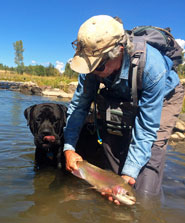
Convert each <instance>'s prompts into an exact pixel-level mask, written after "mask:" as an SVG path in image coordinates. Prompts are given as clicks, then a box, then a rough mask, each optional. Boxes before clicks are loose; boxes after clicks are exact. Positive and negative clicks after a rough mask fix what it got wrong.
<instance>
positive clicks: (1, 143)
mask: <svg viewBox="0 0 185 223" xmlns="http://www.w3.org/2000/svg"><path fill="white" fill-rule="evenodd" d="M51 101H53V102H56V101H54V100H52V99H49V98H43V97H40V96H28V95H23V94H20V93H19V92H13V91H8V90H0V222H1V223H22V222H23V223H31V222H32V223H33V222H34V223H65V222H70V223H73V222H74V223H78V222H80V223H86V222H89V223H91V222H93V223H99V222H101V223H102V222H106V223H112V222H114V223H117V222H128V223H140V222H142V223H152V222H154V223H156V222H160V223H165V222H167V223H174V222H175V223H184V222H185V145H184V144H182V143H181V144H179V145H177V146H175V147H174V148H172V147H168V155H167V161H166V165H165V173H164V180H163V193H162V194H161V196H160V197H157V198H149V197H140V198H138V200H137V204H136V205H134V206H132V207H128V206H124V205H121V206H116V205H114V204H112V203H110V202H109V201H107V200H106V199H105V198H104V197H102V196H101V195H100V194H99V193H98V192H96V191H94V190H93V189H91V188H89V185H87V184H86V183H85V182H84V181H82V180H80V179H77V178H76V177H74V176H72V175H70V174H69V176H63V175H62V173H61V172H60V171H59V170H56V169H53V168H47V169H44V170H41V171H38V172H35V171H34V169H33V166H34V148H35V146H34V143H33V136H32V135H31V133H30V131H29V128H28V127H27V123H26V120H25V118H24V115H23V112H24V110H25V109H26V108H27V107H28V106H30V105H33V104H37V103H42V102H51ZM57 103H62V101H57Z"/></svg>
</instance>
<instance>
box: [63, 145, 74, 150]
mask: <svg viewBox="0 0 185 223" xmlns="http://www.w3.org/2000/svg"><path fill="white" fill-rule="evenodd" d="M66 150H73V151H75V148H74V147H73V146H72V145H70V144H68V143H65V144H64V149H63V151H66Z"/></svg>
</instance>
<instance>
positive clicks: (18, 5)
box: [0, 0, 185, 67]
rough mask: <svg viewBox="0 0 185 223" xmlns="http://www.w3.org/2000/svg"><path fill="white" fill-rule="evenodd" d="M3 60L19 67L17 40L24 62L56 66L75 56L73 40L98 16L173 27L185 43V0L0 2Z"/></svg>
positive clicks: (131, 23)
mask: <svg viewBox="0 0 185 223" xmlns="http://www.w3.org/2000/svg"><path fill="white" fill-rule="evenodd" d="M0 3H1V4H0V5H1V12H0V63H3V64H4V65H8V66H14V67H15V66H16V65H15V63H14V49H13V43H14V42H16V41H17V40H22V41H23V46H24V49H25V51H24V54H23V56H24V63H25V65H30V64H32V65H33V64H42V65H45V66H47V65H48V63H52V64H53V65H54V66H56V65H61V67H62V64H64V66H65V64H66V62H67V61H68V60H69V59H70V58H72V57H73V54H74V50H73V48H72V47H71V42H72V41H73V40H75V39H76V37H77V33H78V29H79V27H80V25H81V24H82V23H83V22H84V21H85V20H87V19H88V18H90V17H92V16H94V15H100V14H106V15H110V16H119V17H120V18H121V19H122V20H123V24H124V27H125V29H132V28H133V27H135V26H139V25H153V26H159V27H170V28H171V30H172V34H173V35H174V37H175V38H176V39H180V40H181V42H182V44H184V45H185V16H184V12H185V1H184V0H176V1H172V0H148V1H147V0H127V1H126V0H106V1H101V0H93V1H88V0H75V1H72V0H71V1H70V0H69V1H67V0H66V1H63V0H0Z"/></svg>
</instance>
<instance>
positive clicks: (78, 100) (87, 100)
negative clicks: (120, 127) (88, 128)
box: [64, 74, 97, 151]
mask: <svg viewBox="0 0 185 223" xmlns="http://www.w3.org/2000/svg"><path fill="white" fill-rule="evenodd" d="M89 75H91V76H88V78H86V75H85V74H80V75H79V78H78V86H77V88H76V91H75V93H74V96H73V98H72V101H71V103H70V104H69V107H68V111H67V123H66V127H65V128H64V141H65V143H64V151H65V150H74V151H75V146H76V143H77V140H78V138H79V134H80V131H81V128H82V126H83V123H84V121H85V119H86V117H87V114H88V112H89V109H90V105H91V103H92V101H93V99H94V95H95V93H96V91H97V90H96V88H97V86H96V79H95V77H94V75H93V74H89ZM85 79H86V80H85Z"/></svg>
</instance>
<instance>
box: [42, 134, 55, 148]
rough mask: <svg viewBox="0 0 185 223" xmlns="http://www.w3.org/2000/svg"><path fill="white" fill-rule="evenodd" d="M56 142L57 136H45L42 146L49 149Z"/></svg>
mask: <svg viewBox="0 0 185 223" xmlns="http://www.w3.org/2000/svg"><path fill="white" fill-rule="evenodd" d="M55 141H56V138H55V136H51V135H49V136H44V137H43V142H44V143H43V144H42V146H43V147H48V146H49V145H50V144H52V143H54V142H55Z"/></svg>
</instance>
